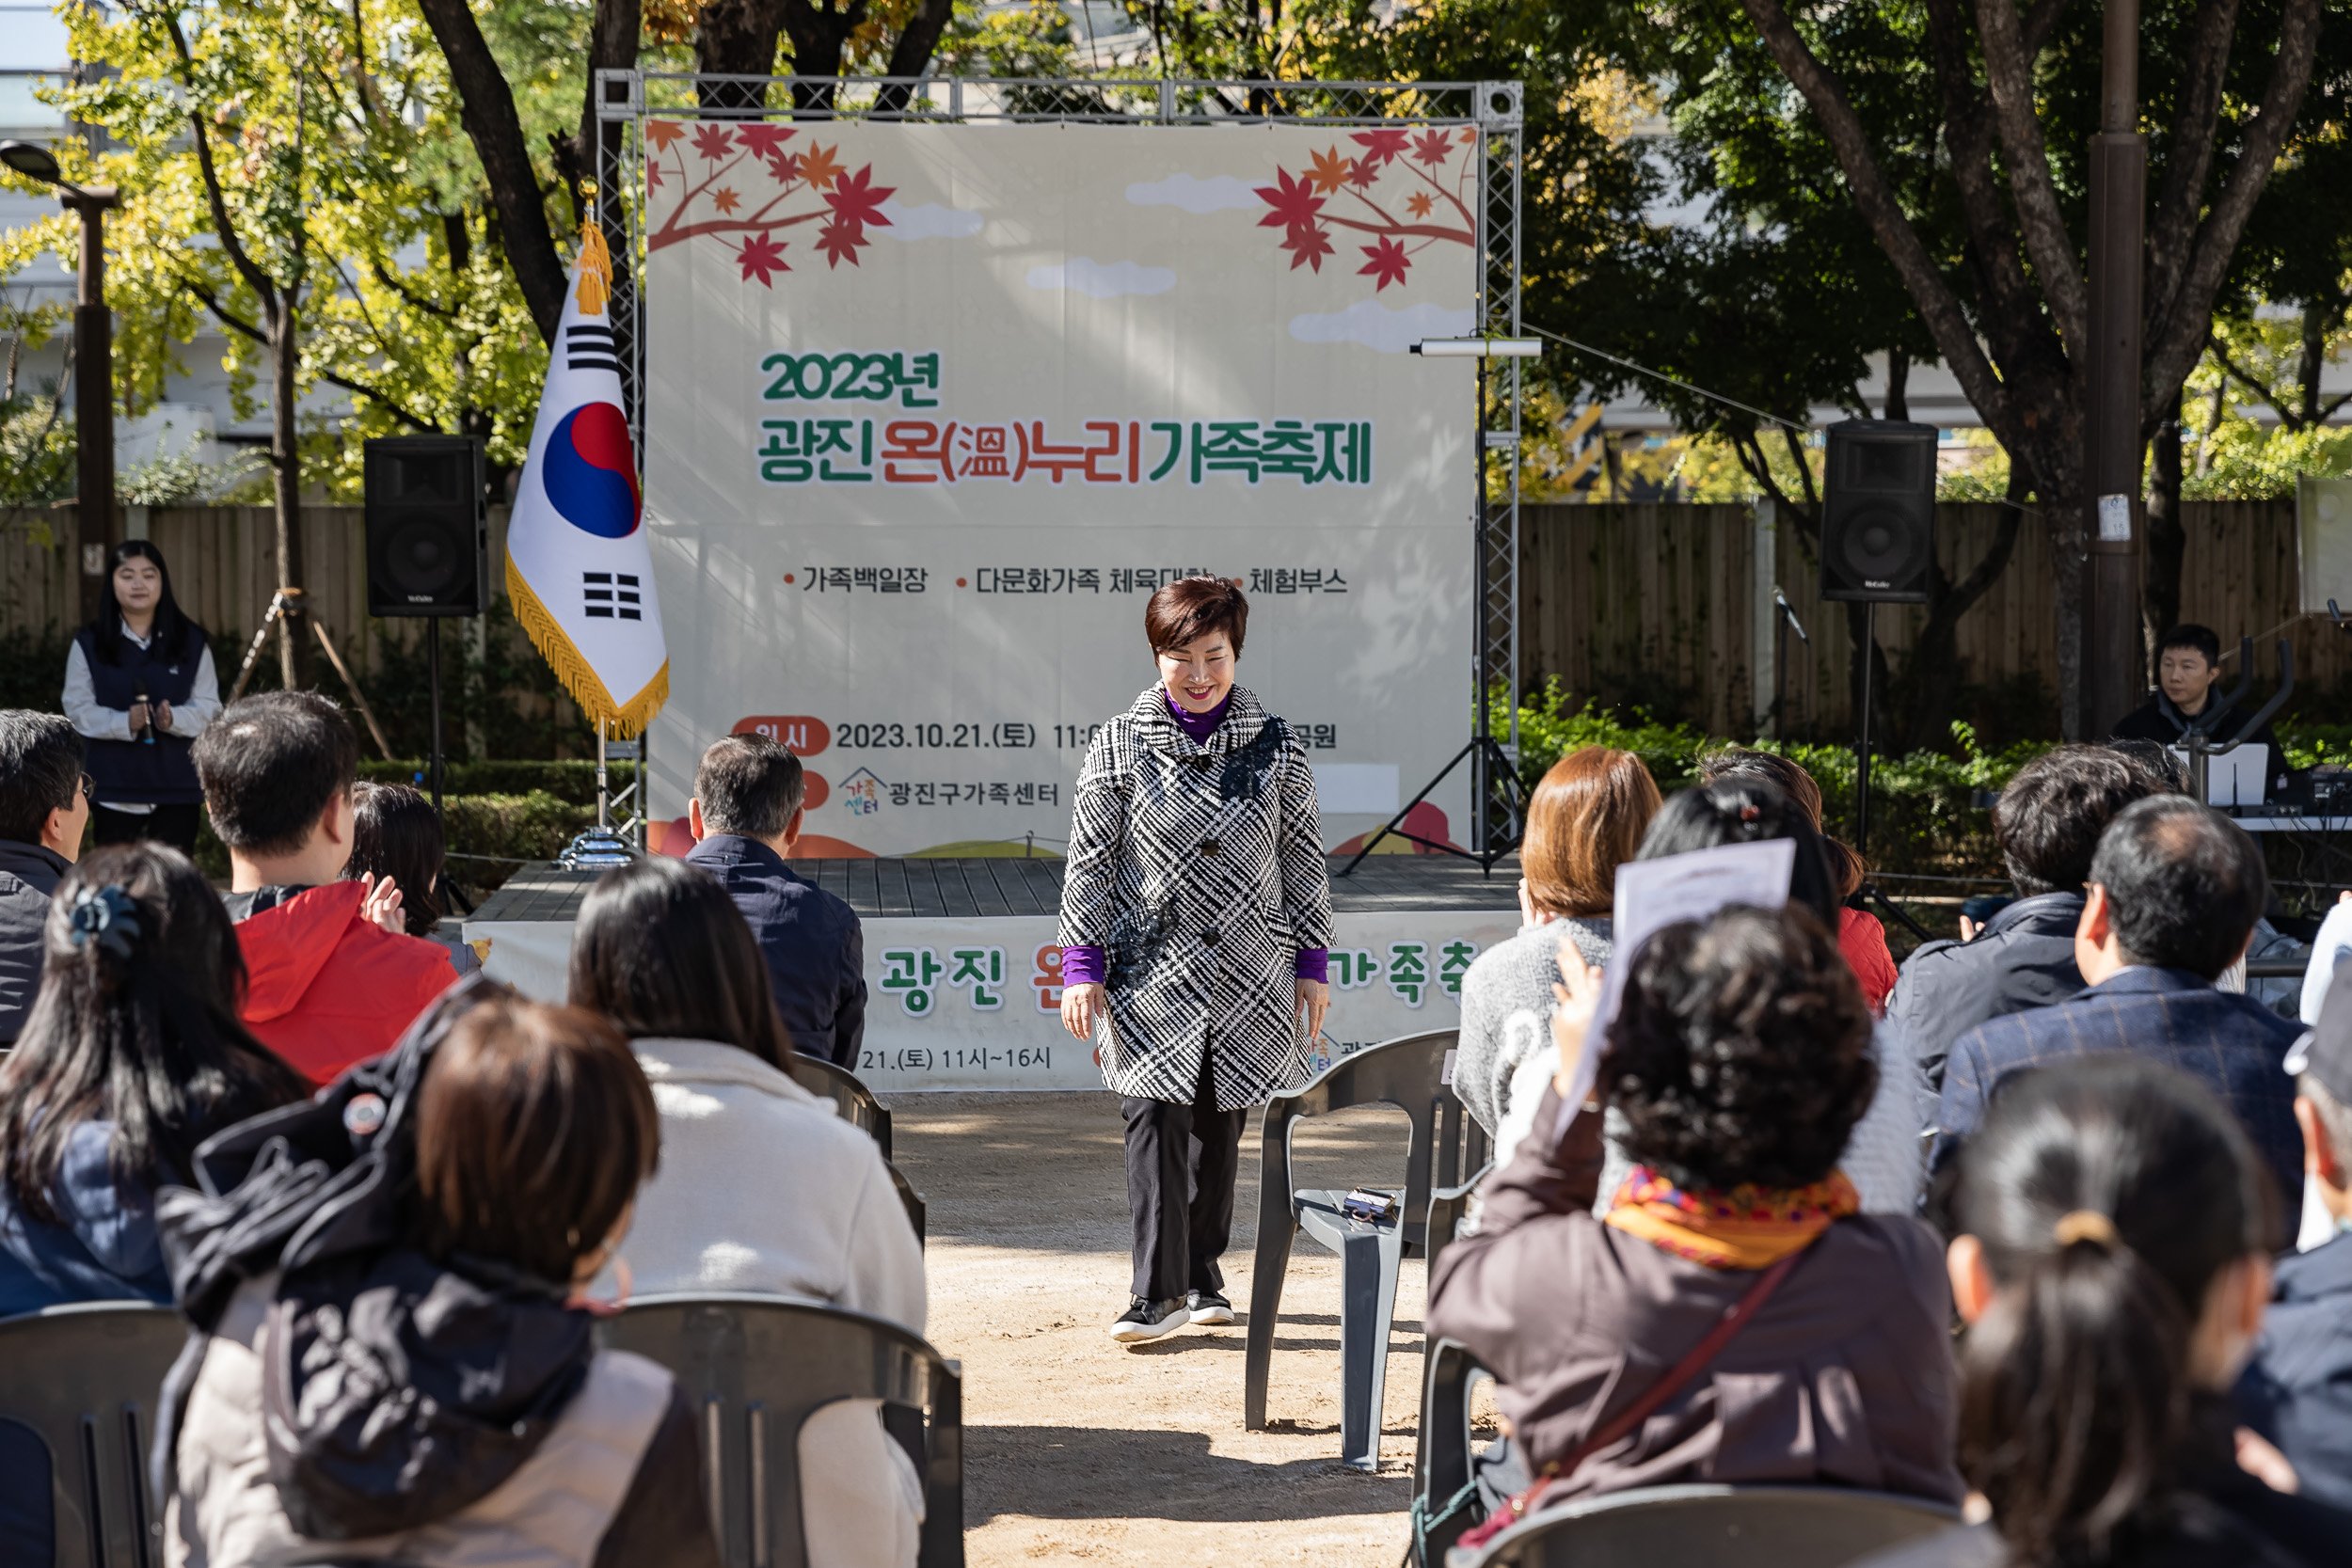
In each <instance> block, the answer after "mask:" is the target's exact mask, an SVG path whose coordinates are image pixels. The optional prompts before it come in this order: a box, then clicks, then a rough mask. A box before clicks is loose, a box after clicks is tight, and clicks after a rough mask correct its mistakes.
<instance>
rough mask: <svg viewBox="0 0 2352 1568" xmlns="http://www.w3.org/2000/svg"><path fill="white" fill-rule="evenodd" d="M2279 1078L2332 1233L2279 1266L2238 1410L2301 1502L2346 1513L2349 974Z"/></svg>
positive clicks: (2350, 1490) (2351, 1137)
mask: <svg viewBox="0 0 2352 1568" xmlns="http://www.w3.org/2000/svg"><path fill="white" fill-rule="evenodd" d="M2287 1070H2288V1071H2290V1072H2293V1073H2295V1074H2296V1075H2297V1076H2296V1081H2295V1119H2296V1123H2297V1124H2298V1125H2299V1126H2300V1127H2301V1128H2302V1132H2303V1169H2304V1171H2305V1173H2306V1174H2307V1175H2308V1176H2309V1177H2310V1179H2311V1185H2312V1189H2313V1191H2314V1192H2315V1193H2316V1194H2317V1195H2318V1197H2319V1201H2320V1204H2321V1206H2322V1207H2323V1208H2325V1209H2326V1210H2327V1211H2328V1218H2329V1219H2330V1220H2332V1221H2334V1222H2335V1231H2336V1233H2335V1235H2334V1236H2333V1237H2332V1238H2330V1239H2329V1240H2328V1242H2327V1243H2325V1244H2324V1245H2321V1246H2316V1247H2313V1248H2312V1250H2311V1251H2309V1252H2304V1253H2290V1254H2288V1255H2287V1256H2286V1257H2284V1258H2282V1259H2280V1260H2279V1267H2278V1272H2277V1274H2276V1275H2274V1276H2273V1278H2272V1280H2271V1287H2270V1312H2269V1315H2268V1316H2266V1317H2265V1318H2264V1320H2263V1337H2262V1340H2261V1342H2260V1343H2259V1344H2257V1345H2256V1346H2255V1349H2254V1359H2253V1360H2252V1361H2251V1362H2250V1363H2249V1365H2248V1366H2247V1369H2246V1375H2245V1376H2244V1377H2243V1378H2241V1379H2240V1380H2239V1382H2238V1388H2237V1395H2238V1405H2239V1408H2240V1411H2241V1412H2242V1414H2243V1415H2244V1416H2245V1418H2246V1421H2247V1424H2248V1425H2249V1426H2251V1427H2252V1428H2253V1429H2254V1430H2255V1431H2257V1432H2259V1433H2262V1434H2263V1435H2264V1436H2265V1437H2267V1438H2269V1439H2270V1441H2271V1442H2272V1443H2274V1444H2276V1445H2277V1446H2278V1448H2279V1450H2280V1452H2281V1453H2284V1454H2285V1455H2286V1456H2287V1460H2288V1462H2289V1463H2290V1464H2292V1465H2294V1466H2295V1473H2296V1477H2297V1478H2298V1479H2299V1480H2300V1481H2301V1482H2302V1493H2303V1495H2304V1496H2305V1497H2316V1498H2318V1499H2319V1500H2320V1501H2322V1502H2328V1503H2333V1504H2335V1505H2336V1506H2337V1507H2339V1508H2352V967H2343V968H2339V969H2337V971H2336V974H2335V978H2334V979H2333V980H2332V981H2330V982H2329V984H2328V998H2327V1001H2326V1002H2325V1003H2324V1004H2322V1006H2321V1007H2320V1011H2319V1022H2318V1024H2317V1025H2316V1026H2314V1027H2313V1029H2312V1032H2311V1034H2309V1035H2307V1036H2305V1037H2304V1039H2303V1041H2302V1043H2301V1044H2299V1045H2297V1046H2296V1049H2295V1053H2294V1054H2292V1055H2290V1056H2289V1057H2288V1058H2287ZM2287 1212H2288V1213H2289V1214H2292V1213H2294V1212H2295V1207H2294V1205H2293V1204H2292V1203H2290V1205H2289V1207H2288V1210H2287Z"/></svg>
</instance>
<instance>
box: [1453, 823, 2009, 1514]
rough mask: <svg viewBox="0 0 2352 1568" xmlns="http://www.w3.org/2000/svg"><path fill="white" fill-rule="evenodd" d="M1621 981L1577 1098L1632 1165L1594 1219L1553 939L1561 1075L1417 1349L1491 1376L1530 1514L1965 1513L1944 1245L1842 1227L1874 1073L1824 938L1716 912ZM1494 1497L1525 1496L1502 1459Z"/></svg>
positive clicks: (1593, 1134)
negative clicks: (1763, 1501)
mask: <svg viewBox="0 0 2352 1568" xmlns="http://www.w3.org/2000/svg"><path fill="white" fill-rule="evenodd" d="M1713 787H1715V788H1718V789H1721V788H1724V784H1716V785H1715V786H1713ZM1751 787H1753V786H1751ZM1679 798H1680V797H1677V799H1679ZM1666 809H1667V811H1669V812H1671V811H1673V810H1674V803H1673V801H1671V800H1670V801H1669V802H1667V807H1666ZM1618 961H1619V962H1621V963H1622V962H1626V961H1628V959H1627V958H1626V957H1624V956H1622V955H1621V956H1620V958H1619V959H1618ZM1630 961H1631V962H1632V964H1633V969H1632V971H1631V973H1630V974H1629V976H1628V977H1627V980H1626V984H1625V990H1624V999H1623V1003H1622V1006H1621V1008H1620V1010H1619V1012H1618V1015H1617V1017H1616V1019H1615V1021H1614V1022H1612V1023H1611V1024H1610V1025H1609V1027H1608V1029H1607V1031H1606V1036H1605V1038H1606V1054H1605V1055H1603V1057H1602V1058H1601V1061H1600V1067H1599V1078H1598V1083H1597V1087H1596V1094H1597V1096H1599V1097H1601V1098H1605V1099H1606V1101H1607V1102H1608V1103H1609V1104H1610V1105H1612V1106H1613V1107H1615V1108H1617V1109H1618V1110H1620V1111H1622V1112H1623V1113H1624V1114H1625V1117H1626V1119H1627V1123H1628V1129H1629V1131H1628V1135H1627V1141H1628V1144H1629V1148H1630V1149H1631V1151H1632V1153H1633V1156H1634V1158H1635V1160H1636V1161H1637V1162H1638V1164H1636V1166H1635V1167H1634V1169H1633V1170H1632V1171H1631V1172H1630V1174H1629V1176H1628V1177H1627V1179H1626V1180H1625V1182H1624V1184H1623V1185H1622V1186H1620V1187H1619V1188H1618V1189H1617V1191H1616V1192H1615V1193H1614V1194H1613V1195H1612V1196H1611V1201H1610V1203H1609V1206H1608V1208H1607V1210H1606V1214H1605V1217H1601V1216H1597V1215H1596V1214H1595V1213H1594V1212H1593V1200H1594V1197H1595V1195H1596V1193H1597V1191H1598V1186H1599V1180H1600V1170H1601V1135H1600V1116H1599V1109H1600V1106H1599V1104H1598V1102H1597V1101H1586V1102H1585V1103H1584V1104H1583V1105H1581V1106H1580V1107H1577V1108H1576V1109H1575V1114H1574V1115H1573V1116H1572V1117H1567V1118H1565V1126H1563V1119H1564V1118H1563V1117H1562V1105H1561V1096H1562V1094H1563V1093H1564V1092H1565V1087H1566V1085H1568V1084H1569V1083H1570V1082H1571V1081H1572V1079H1573V1077H1574V1074H1575V1068H1576V1060H1577V1057H1578V1056H1579V1054H1580V1053H1581V1048H1582V1044H1583V1036H1584V1030H1585V1027H1586V1025H1587V1023H1588V1022H1589V1021H1590V1019H1591V1018H1592V1016H1593V1010H1594V1007H1595V1005H1596V1003H1597V1000H1598V996H1599V992H1600V981H1599V976H1598V975H1597V974H1595V973H1593V972H1591V971H1589V970H1587V969H1586V968H1585V967H1584V965H1583V964H1582V963H1581V961H1580V960H1579V958H1578V956H1577V954H1576V952H1575V950H1574V948H1573V947H1571V946H1569V945H1568V944H1567V943H1565V942H1563V943H1562V947H1561V953H1560V964H1561V969H1562V971H1563V972H1564V973H1565V974H1567V975H1568V983H1567V985H1566V986H1565V988H1564V989H1563V990H1562V993H1561V998H1560V1006H1559V1009H1558V1011H1557V1012H1556V1013H1555V1014H1554V1015H1553V1018H1552V1030H1553V1033H1554V1036H1555V1037H1556V1039H1557V1043H1558V1047H1559V1062H1558V1064H1557V1072H1558V1075H1557V1077H1556V1078H1555V1080H1554V1082H1553V1085H1552V1086H1551V1087H1550V1088H1549V1089H1548V1090H1547V1091H1546V1093H1545V1095H1544V1097H1543V1101H1542V1103H1541V1105H1540V1106H1539V1108H1538V1110H1537V1112H1536V1115H1535V1118H1534V1131H1533V1132H1530V1133H1529V1135H1528V1136H1527V1138H1526V1139H1525V1140H1524V1141H1523V1142H1522V1143H1521V1144H1520V1145H1519V1149H1518V1154H1517V1155H1516V1156H1515V1157H1514V1158H1513V1160H1512V1162H1511V1164H1509V1165H1507V1166H1504V1167H1503V1168H1502V1169H1501V1170H1499V1171H1497V1172H1496V1173H1495V1175H1494V1176H1493V1177H1492V1178H1490V1179H1489V1180H1487V1182H1486V1189H1485V1193H1486V1213H1485V1218H1484V1221H1483V1228H1482V1230H1481V1232H1480V1233H1479V1234H1478V1235H1476V1236H1473V1237H1470V1238H1467V1239H1465V1240H1461V1241H1457V1242H1456V1243H1454V1245H1452V1246H1451V1247H1449V1248H1447V1249H1446V1252H1445V1255H1444V1256H1443V1257H1442V1258H1441V1259H1439V1260H1438V1271H1437V1275H1436V1278H1435V1279H1434V1280H1433V1281H1432V1282H1431V1293H1430V1305H1429V1323H1428V1329H1429V1334H1430V1336H1431V1338H1433V1339H1434V1338H1438V1337H1440V1336H1442V1337H1444V1338H1452V1339H1455V1340H1458V1341H1460V1342H1461V1343H1462V1344H1464V1345H1465V1346H1467V1347H1468V1348H1469V1349H1470V1353H1471V1354H1474V1355H1475V1356H1477V1357H1478V1359H1479V1360H1480V1361H1481V1362H1483V1363H1484V1364H1485V1365H1486V1366H1487V1367H1488V1368H1490V1369H1492V1370H1493V1371H1494V1374H1495V1377H1496V1379H1497V1382H1498V1387H1497V1389H1496V1402H1497V1403H1498V1404H1499V1405H1500V1406H1501V1408H1502V1414H1503V1415H1504V1417H1506V1418H1508V1420H1509V1422H1510V1428H1509V1430H1510V1432H1511V1433H1512V1437H1511V1442H1512V1444H1513V1445H1514V1447H1515V1448H1516V1449H1517V1453H1516V1456H1515V1457H1516V1459H1517V1461H1518V1465H1523V1467H1524V1473H1525V1474H1526V1475H1528V1476H1538V1477H1541V1476H1549V1477H1551V1478H1552V1479H1551V1481H1550V1482H1549V1485H1548V1486H1547V1487H1546V1488H1545V1490H1544V1492H1543V1494H1542V1497H1541V1498H1540V1499H1538V1501H1549V1502H1559V1501H1563V1500H1565V1499H1568V1498H1571V1497H1588V1496H1591V1495H1594V1494H1597V1493H1605V1492H1617V1491H1623V1490H1625V1489H1627V1488H1629V1487H1637V1486H1653V1485H1661V1484H1668V1483H1673V1482H1679V1481H1716V1482H1739V1481H1776V1482H1783V1483H1794V1484H1826V1485H1837V1486H1853V1487H1862V1488H1866V1489H1868V1490H1872V1491H1884V1492H1899V1493H1904V1494H1907V1495H1910V1496H1913V1497H1931V1498H1933V1499H1935V1500H1937V1501H1939V1502H1947V1503H1956V1502H1958V1501H1959V1500H1960V1497H1961V1493H1962V1487H1961V1481H1960V1476H1959V1474H1958V1472H1957V1470H1956V1469H1955V1468H1954V1465H1953V1454H1952V1418H1953V1394H1954V1381H1955V1380H1954V1374H1953V1370H1952V1361H1951V1352H1950V1347H1949V1331H1948V1324H1949V1322H1950V1318H1951V1298H1950V1295H1949V1294H1948V1292H1947V1289H1946V1286H1945V1280H1944V1267H1943V1257H1942V1252H1943V1249H1942V1246H1941V1245H1940V1243H1938V1241H1937V1239H1936V1236H1935V1233H1934V1232H1933V1231H1932V1230H1931V1229H1930V1228H1929V1227H1928V1226H1927V1225H1926V1224H1925V1223H1924V1222H1922V1221H1920V1220H1918V1219H1916V1218H1914V1217H1912V1216H1909V1215H1883V1214H1863V1213H1860V1212H1857V1211H1858V1209H1859V1207H1860V1203H1859V1199H1858V1197H1857V1196H1856V1194H1855V1190H1854V1187H1853V1184H1852V1183H1851V1181H1849V1180H1847V1179H1846V1177H1845V1175H1844V1174H1843V1172H1841V1171H1840V1170H1839V1169H1838V1168H1837V1157H1838V1151H1839V1150H1840V1149H1842V1148H1844V1147H1845V1145H1846V1140H1847V1135H1848V1133H1849V1132H1851V1129H1852V1127H1853V1125H1854V1123H1855V1122H1856V1121H1858V1120H1859V1119H1860V1118H1861V1116H1862V1113H1863V1110H1864V1108H1865V1107H1866V1106H1867V1105H1868V1104H1869V1103H1870V1101H1871V1096H1872V1092H1873V1090H1874V1089H1875V1087H1876V1085H1877V1081H1878V1071H1877V1069H1876V1068H1875V1067H1874V1066H1873V1065H1872V1062H1871V1059H1870V1015H1869V1009H1868V1008H1867V1007H1866V1006H1864V1005H1863V1002H1862V995H1861V992H1860V990H1859V989H1858V988H1857V987H1856V986H1855V984H1854V978H1853V972H1852V970H1851V968H1850V967H1849V966H1848V965H1847V963H1846V961H1845V959H1844V958H1842V957H1840V956H1839V954H1838V951H1837V947H1836V942H1835V940H1834V939H1833V938H1832V937H1831V936H1830V934H1829V931H1828V929H1827V927H1824V926H1823V925H1822V924H1821V923H1820V921H1819V920H1818V919H1817V918H1815V917H1814V915H1813V913H1812V912H1811V911H1809V910H1807V909H1805V908H1804V906H1803V905H1801V904H1796V903H1792V904H1791V905H1789V906H1788V908H1786V909H1784V910H1778V911H1767V910H1756V909H1751V908H1745V907H1736V906H1735V907H1731V908H1726V909H1724V910H1722V911H1718V912H1717V913H1716V914H1715V915H1713V916H1712V917H1711V918H1709V919H1708V920H1706V921H1704V922H1692V921H1686V922H1683V923H1681V924H1679V925H1675V926H1670V927H1666V928H1665V929H1663V930H1662V931H1661V932H1659V933H1658V934H1657V935H1656V936H1654V937H1652V938H1651V939H1650V940H1649V941H1648V942H1645V944H1644V945H1643V947H1642V950H1641V951H1640V953H1639V954H1638V955H1635V956H1633V957H1632V958H1631V960H1630ZM1742 1302H1746V1303H1749V1304H1750V1305H1749V1307H1748V1308H1747V1310H1746V1311H1744V1312H1742V1313H1740V1314H1739V1321H1740V1327H1739V1330H1738V1332H1737V1333H1736V1334H1735V1335H1734V1336H1733V1337H1732V1338H1730V1340H1729V1341H1728V1342H1727V1343H1725V1344H1724V1345H1722V1346H1721V1348H1720V1349H1718V1350H1716V1351H1715V1353H1714V1354H1713V1355H1712V1357H1711V1358H1709V1359H1708V1360H1707V1361H1705V1362H1704V1363H1703V1364H1697V1365H1692V1364H1691V1363H1690V1361H1689V1358H1690V1357H1691V1356H1692V1353H1693V1351H1694V1350H1695V1349H1697V1348H1698V1347H1700V1346H1701V1345H1702V1343H1703V1341H1705V1340H1707V1338H1708V1334H1709V1331H1710V1330H1712V1329H1713V1328H1714V1327H1715V1326H1716V1325H1717V1324H1718V1323H1722V1322H1724V1320H1725V1318H1726V1315H1727V1314H1729V1313H1730V1311H1731V1309H1732V1308H1733V1307H1735V1306H1738V1305H1739V1304H1740V1303H1742ZM1677 1373H1679V1374H1681V1377H1680V1380H1679V1381H1678V1382H1677V1383H1676V1384H1674V1385H1672V1388H1673V1391H1672V1392H1671V1393H1668V1394H1667V1395H1666V1396H1665V1398H1664V1399H1663V1401H1662V1402H1659V1403H1657V1404H1655V1406H1654V1407H1652V1408H1648V1409H1647V1410H1646V1412H1645V1411H1644V1409H1643V1408H1642V1407H1643V1406H1644V1405H1645V1404H1646V1403H1647V1401H1646V1400H1645V1395H1647V1394H1648V1393H1649V1391H1650V1390H1651V1389H1653V1388H1654V1387H1656V1386H1657V1385H1658V1384H1659V1382H1660V1380H1661V1378H1663V1377H1667V1376H1670V1375H1674V1374H1677ZM1490 1484H1491V1488H1492V1490H1493V1491H1495V1492H1497V1493H1502V1494H1505V1495H1507V1494H1509V1493H1511V1492H1512V1491H1514V1490H1515V1489H1516V1486H1517V1485H1518V1484H1523V1482H1519V1481H1518V1477H1517V1476H1515V1475H1513V1474H1512V1473H1511V1467H1510V1466H1508V1465H1505V1466H1502V1467H1501V1473H1499V1474H1496V1475H1495V1476H1494V1478H1493V1480H1492V1481H1491V1483H1490Z"/></svg>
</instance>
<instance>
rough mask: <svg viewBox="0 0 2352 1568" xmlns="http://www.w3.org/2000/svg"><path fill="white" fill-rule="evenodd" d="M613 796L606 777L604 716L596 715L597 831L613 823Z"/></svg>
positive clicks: (605, 828) (603, 830) (602, 830)
mask: <svg viewBox="0 0 2352 1568" xmlns="http://www.w3.org/2000/svg"><path fill="white" fill-rule="evenodd" d="M611 800H612V796H611V794H610V786H609V785H608V784H606V783H605V777H604V716H603V715H602V714H598V715H597V716H596V831H597V832H605V831H606V830H607V829H609V828H611V827H612V816H611V814H610V804H611Z"/></svg>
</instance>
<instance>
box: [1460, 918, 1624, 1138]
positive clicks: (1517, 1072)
mask: <svg viewBox="0 0 2352 1568" xmlns="http://www.w3.org/2000/svg"><path fill="white" fill-rule="evenodd" d="M1564 936H1565V937H1566V938H1567V939H1568V940H1569V941H1570V942H1575V943H1576V950H1577V951H1578V952H1579V953H1581V954H1582V955H1584V961H1585V962H1586V963H1588V964H1591V965H1593V966H1594V967H1595V968H1606V967H1607V966H1608V963H1609V955H1610V952H1611V951H1612V949H1611V944H1610V938H1609V917H1608V916H1607V915H1605V914H1597V915H1569V916H1565V917H1563V918H1560V919H1556V920H1550V921H1547V922H1545V923H1544V924H1543V925H1540V926H1523V927H1520V928H1519V933H1518V935H1517V936H1515V937H1513V938H1511V939H1510V940H1509V941H1508V942H1498V943H1497V944H1496V945H1494V946H1492V947H1489V948H1488V949H1486V952H1484V953H1481V954H1480V955H1479V956H1478V958H1477V960H1476V961H1475V962H1473V963H1472V964H1471V965H1470V973H1469V974H1465V975H1464V976H1463V977H1462V1037H1461V1041H1460V1044H1459V1046H1458V1048H1457V1051H1456V1053H1455V1055H1454V1093H1455V1094H1457V1095H1459V1096H1460V1097H1461V1100H1462V1103H1463V1104H1464V1105H1465V1106H1466V1107H1468V1108H1469V1110H1470V1115H1471V1116H1472V1117H1475V1118H1476V1119H1477V1121H1478V1125H1479V1126H1481V1127H1483V1128H1485V1129H1486V1132H1487V1134H1488V1135H1489V1136H1490V1137H1492V1138H1493V1139H1494V1140H1495V1164H1496V1166H1497V1168H1500V1167H1502V1165H1504V1164H1509V1163H1510V1159H1511V1151H1512V1149H1514V1148H1517V1147H1518V1141H1519V1139H1520V1138H1522V1137H1524V1136H1526V1135H1527V1127H1528V1118H1529V1117H1533V1116H1534V1114H1535V1101H1538V1100H1540V1099H1542V1098H1543V1093H1544V1090H1545V1088H1546V1087H1547V1086H1549V1085H1550V1083H1551V1074H1552V1069H1553V1067H1554V1066H1555V1065H1557V1063H1558V1061H1559V1053H1558V1050H1557V1048H1555V1047H1554V1046H1553V1044H1552V1043H1551V1014H1552V1009H1553V1007H1554V1006H1556V1004H1555V1003H1554V1001H1553V999H1552V994H1551V988H1552V987H1553V986H1554V985H1555V984H1557V983H1558V981H1559V979H1560V939H1561V938H1562V937H1564ZM1522 1076H1524V1079H1525V1082H1524V1083H1522V1082H1521V1078H1522ZM1514 1108H1516V1109H1517V1111H1518V1115H1517V1116H1514V1115H1513V1114H1512V1112H1513V1110H1514Z"/></svg>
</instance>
